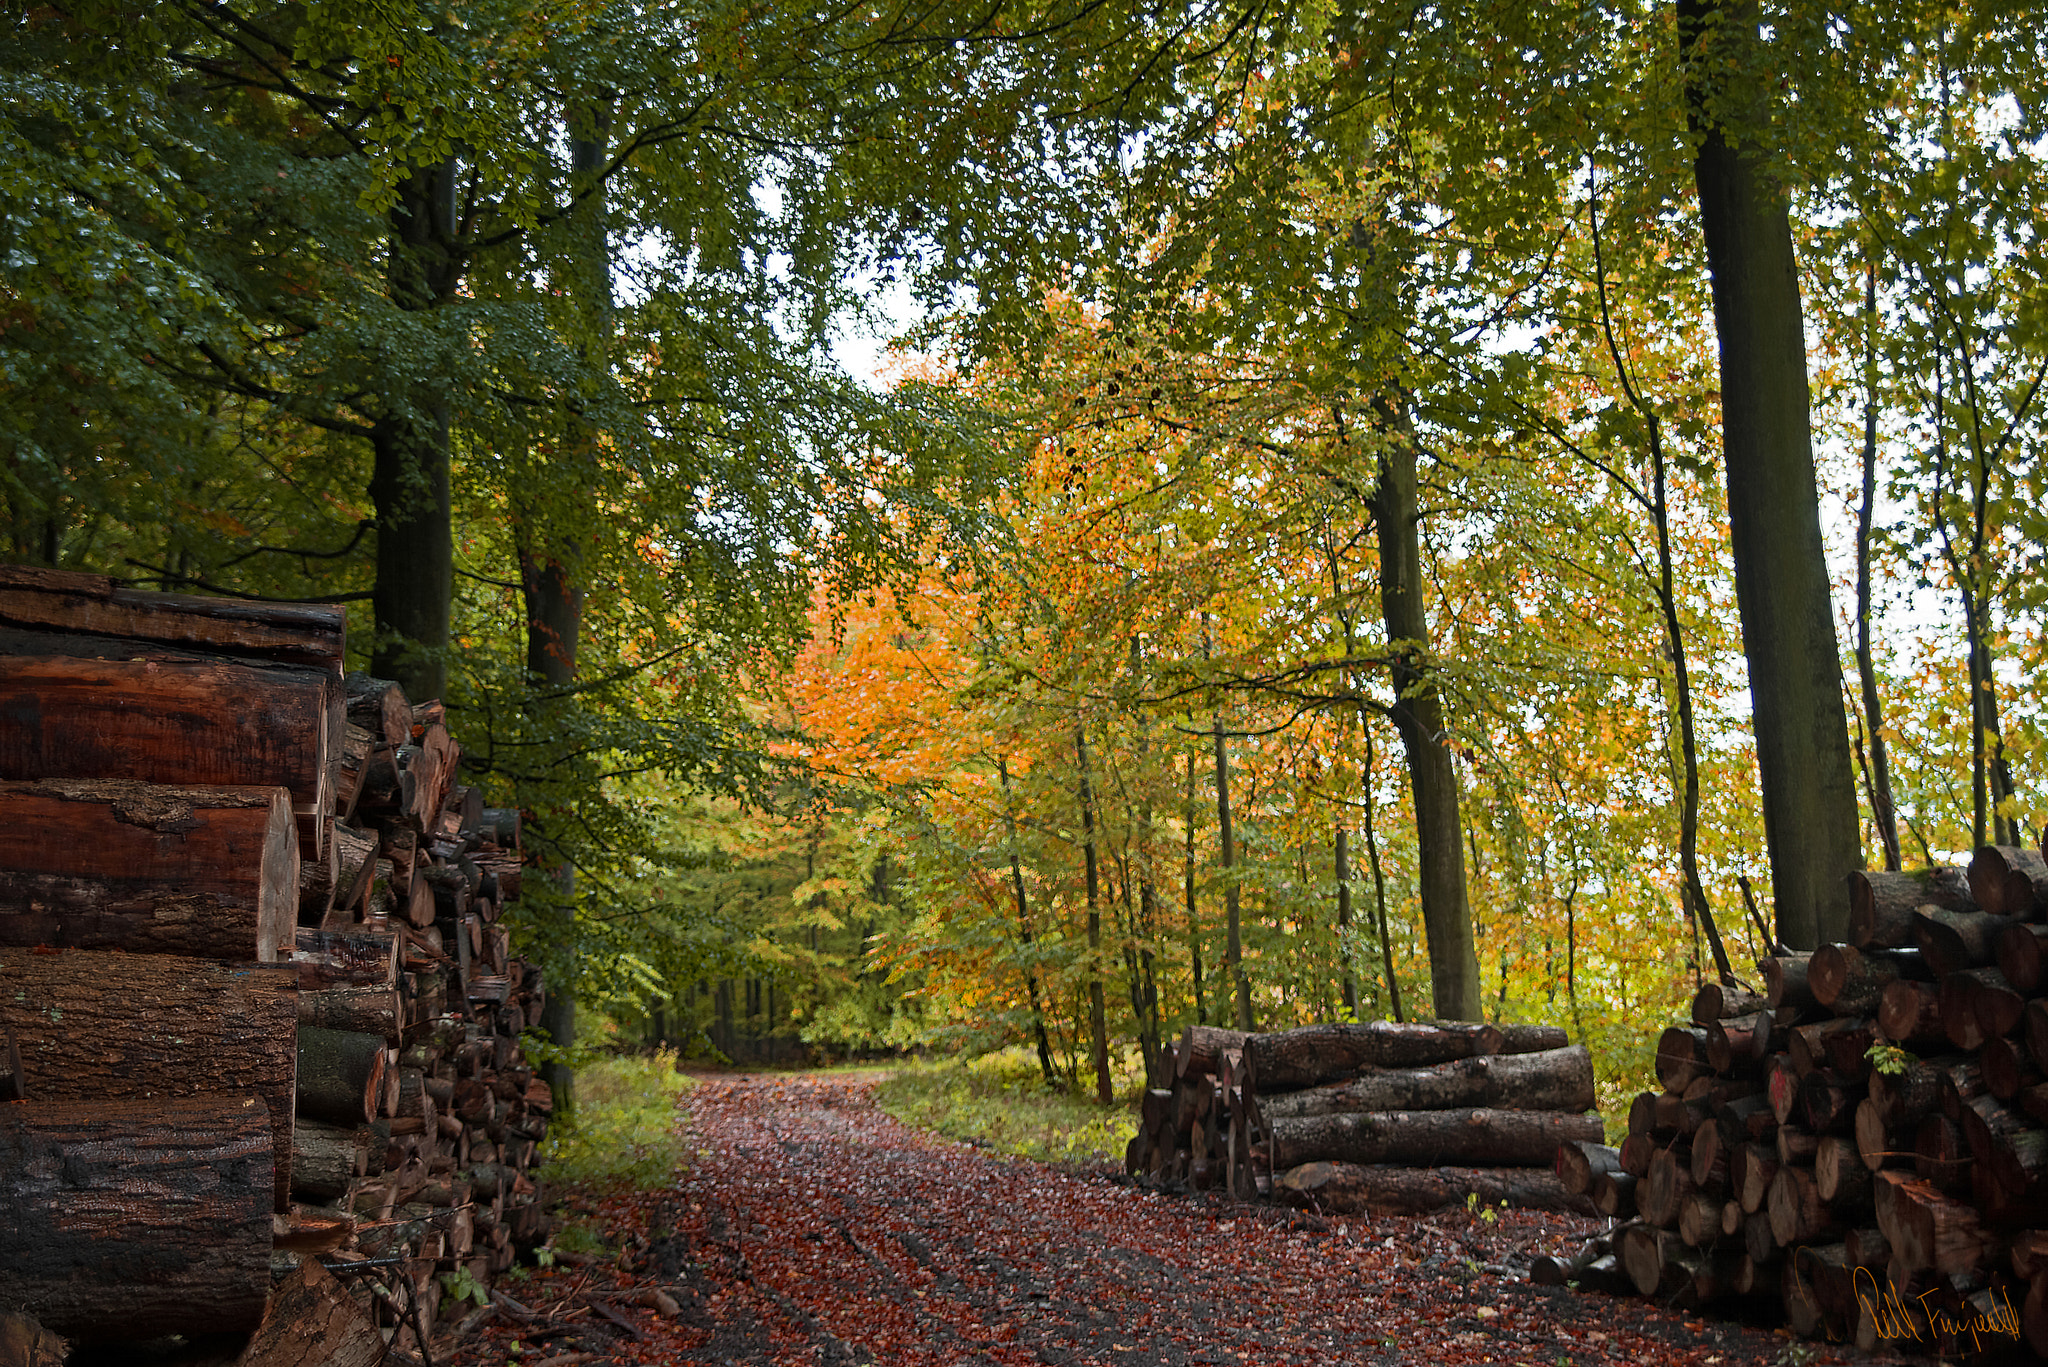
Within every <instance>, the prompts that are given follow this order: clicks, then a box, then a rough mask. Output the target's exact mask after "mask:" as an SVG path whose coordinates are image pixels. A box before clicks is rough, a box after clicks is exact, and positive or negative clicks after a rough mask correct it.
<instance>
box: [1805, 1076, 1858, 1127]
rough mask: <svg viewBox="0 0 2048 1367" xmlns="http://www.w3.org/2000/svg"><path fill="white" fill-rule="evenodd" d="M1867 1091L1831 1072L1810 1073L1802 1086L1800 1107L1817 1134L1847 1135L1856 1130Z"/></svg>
mask: <svg viewBox="0 0 2048 1367" xmlns="http://www.w3.org/2000/svg"><path fill="white" fill-rule="evenodd" d="M1863 1096H1864V1091H1863V1087H1862V1086H1861V1085H1860V1084H1858V1083H1854V1082H1851V1081H1849V1080H1848V1079H1847V1078H1845V1077H1844V1076H1843V1075H1842V1074H1840V1073H1837V1072H1835V1071H1834V1070H1833V1069H1831V1068H1823V1069H1820V1070H1819V1071H1817V1072H1812V1073H1808V1074H1807V1075H1806V1076H1805V1077H1804V1078H1803V1079H1801V1080H1800V1083H1799V1106H1800V1110H1801V1111H1802V1112H1803V1113H1804V1114H1805V1117H1806V1124H1807V1128H1809V1129H1811V1130H1812V1131H1813V1132H1814V1133H1815V1134H1821V1135H1825V1134H1847V1133H1849V1132H1850V1131H1851V1130H1852V1129H1853V1128H1854V1127H1855V1121H1856V1103H1857V1102H1859V1101H1861V1100H1863Z"/></svg>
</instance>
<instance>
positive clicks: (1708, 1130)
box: [1692, 1120, 1742, 1197]
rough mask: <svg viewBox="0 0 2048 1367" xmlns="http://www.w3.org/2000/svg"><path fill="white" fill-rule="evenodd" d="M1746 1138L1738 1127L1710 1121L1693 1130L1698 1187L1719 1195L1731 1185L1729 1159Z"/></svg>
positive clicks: (1696, 1183)
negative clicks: (1729, 1181) (1729, 1182)
mask: <svg viewBox="0 0 2048 1367" xmlns="http://www.w3.org/2000/svg"><path fill="white" fill-rule="evenodd" d="M1741 1143H1742V1140H1741V1139H1740V1137H1739V1136H1738V1135H1737V1133H1736V1130H1735V1127H1734V1126H1732V1125H1729V1124H1726V1123H1725V1122H1723V1121H1719V1120H1715V1121H1710V1122H1708V1123H1707V1124H1705V1125H1702V1126H1700V1127H1699V1129H1698V1130H1696V1131H1694V1132H1693V1136H1692V1184H1693V1186H1694V1187H1695V1188H1697V1189H1698V1190H1700V1191H1702V1192H1704V1193H1707V1194H1710V1195H1712V1196H1715V1197H1719V1196H1720V1194H1721V1193H1722V1192H1724V1191H1726V1190H1727V1189H1728V1175H1729V1173H1728V1170H1729V1160H1730V1159H1731V1158H1732V1157H1733V1154H1734V1151H1735V1150H1736V1149H1737V1148H1739V1147H1740V1146H1741Z"/></svg>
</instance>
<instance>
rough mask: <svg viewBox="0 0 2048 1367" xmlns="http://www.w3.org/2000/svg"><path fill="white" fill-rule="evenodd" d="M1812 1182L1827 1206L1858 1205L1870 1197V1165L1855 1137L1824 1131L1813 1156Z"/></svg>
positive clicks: (1843, 1206) (1845, 1206)
mask: <svg viewBox="0 0 2048 1367" xmlns="http://www.w3.org/2000/svg"><path fill="white" fill-rule="evenodd" d="M1813 1184H1814V1189H1815V1190H1816V1191H1818V1192H1819V1193H1820V1199H1821V1200H1823V1201H1825V1202H1827V1203H1828V1205H1829V1206H1830V1207H1842V1208H1847V1207H1851V1206H1860V1205H1862V1204H1863V1203H1864V1202H1865V1201H1867V1200H1868V1199H1869V1197H1870V1168H1869V1167H1868V1166H1867V1165H1866V1164H1865V1163H1864V1161H1863V1158H1862V1155H1860V1154H1859V1153H1857V1151H1856V1141H1855V1140H1854V1139H1845V1138H1843V1137H1842V1136H1840V1135H1826V1136H1824V1137H1823V1138H1822V1139H1821V1141H1820V1148H1819V1149H1818V1150H1816V1151H1815V1153H1814V1156H1813Z"/></svg>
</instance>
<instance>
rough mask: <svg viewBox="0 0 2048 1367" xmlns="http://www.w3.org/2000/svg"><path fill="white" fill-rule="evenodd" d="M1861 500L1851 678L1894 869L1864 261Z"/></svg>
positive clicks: (1876, 811) (1878, 817)
mask: <svg viewBox="0 0 2048 1367" xmlns="http://www.w3.org/2000/svg"><path fill="white" fill-rule="evenodd" d="M1863 282H1864V296H1863V312H1864V320H1865V321H1864V351H1863V370H1864V397H1863V501H1862V503H1861V504H1859V505H1858V507H1857V510H1856V678H1857V681H1858V683H1859V684H1861V685H1862V691H1863V724H1864V727H1865V729H1866V734H1867V736H1868V740H1867V745H1868V747H1869V753H1870V768H1869V772H1868V774H1867V776H1866V782H1867V785H1868V787H1869V791H1870V818H1871V822H1872V823H1873V824H1874V825H1875V826H1876V827H1877V839H1878V843H1879V844H1881V845H1882V846H1884V866H1885V868H1887V869H1889V870H1891V871H1892V872H1894V873H1896V872H1898V870H1899V868H1900V862H1899V818H1898V811H1897V809H1896V808H1895V807H1894V806H1893V803H1892V767H1891V759H1890V757H1889V755H1888V754H1887V753H1886V750H1885V744H1884V703H1883V701H1882V700H1881V699H1880V698H1879V696H1878V692H1877V663H1876V657H1875V656H1874V655H1873V654H1872V651H1871V643H1870V524H1871V519H1872V518H1873V517H1874V516H1875V513H1876V507H1877V268H1876V267H1875V266H1869V265H1867V266H1865V267H1864V272H1863Z"/></svg>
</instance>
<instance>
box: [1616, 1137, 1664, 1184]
mask: <svg viewBox="0 0 2048 1367" xmlns="http://www.w3.org/2000/svg"><path fill="white" fill-rule="evenodd" d="M1656 1156H1657V1141H1656V1140H1654V1139H1652V1138H1651V1137H1650V1136H1649V1135H1646V1134H1632V1135H1630V1136H1629V1137H1628V1138H1626V1139H1624V1140H1622V1141H1621V1170H1622V1171H1623V1172H1625V1173H1627V1174H1628V1175H1629V1176H1631V1177H1637V1178H1642V1177H1648V1176H1649V1175H1650V1160H1651V1159H1652V1158H1655V1157H1656Z"/></svg>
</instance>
